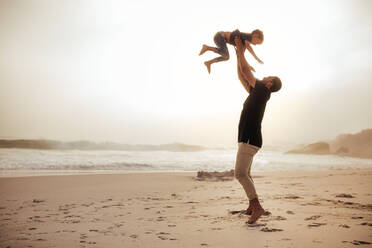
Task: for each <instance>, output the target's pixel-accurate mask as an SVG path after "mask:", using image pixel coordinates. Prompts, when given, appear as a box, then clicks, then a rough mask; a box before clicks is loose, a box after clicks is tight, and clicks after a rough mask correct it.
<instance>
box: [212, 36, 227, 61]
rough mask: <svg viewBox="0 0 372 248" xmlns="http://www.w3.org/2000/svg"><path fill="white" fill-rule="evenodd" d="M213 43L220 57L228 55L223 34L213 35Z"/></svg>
mask: <svg viewBox="0 0 372 248" xmlns="http://www.w3.org/2000/svg"><path fill="white" fill-rule="evenodd" d="M214 43H216V45H217V50H218V51H219V52H220V54H221V55H224V54H227V55H228V54H229V50H228V49H227V45H226V39H225V37H224V35H223V32H222V31H221V32H217V33H216V34H215V35H214Z"/></svg>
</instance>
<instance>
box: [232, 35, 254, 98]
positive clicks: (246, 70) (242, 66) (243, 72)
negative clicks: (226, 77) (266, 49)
mask: <svg viewBox="0 0 372 248" xmlns="http://www.w3.org/2000/svg"><path fill="white" fill-rule="evenodd" d="M235 44H236V50H235V51H236V56H237V60H238V68H239V69H238V70H239V72H240V74H239V73H238V76H239V79H240V77H242V78H243V79H244V80H243V81H244V82H248V83H249V85H251V86H252V87H253V88H254V87H255V85H256V78H255V77H254V76H253V74H252V72H251V70H250V67H251V66H250V65H249V64H248V62H247V60H246V59H245V57H244V46H243V43H242V41H241V40H240V38H239V37H235ZM242 83H243V82H242ZM243 86H244V83H243ZM244 88H246V87H245V86H244ZM248 92H249V91H248Z"/></svg>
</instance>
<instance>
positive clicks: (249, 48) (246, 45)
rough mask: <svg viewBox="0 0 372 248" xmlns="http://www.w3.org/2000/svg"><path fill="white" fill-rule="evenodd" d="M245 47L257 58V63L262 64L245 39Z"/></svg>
mask: <svg viewBox="0 0 372 248" xmlns="http://www.w3.org/2000/svg"><path fill="white" fill-rule="evenodd" d="M245 47H246V48H247V49H248V51H249V52H250V53H251V54H252V56H253V57H254V58H255V59H256V60H257V62H258V63H260V64H263V62H262V60H260V59H259V58H258V57H257V55H256V54H255V53H254V51H253V49H252V47H251V45H250V43H249V41H247V40H246V41H245Z"/></svg>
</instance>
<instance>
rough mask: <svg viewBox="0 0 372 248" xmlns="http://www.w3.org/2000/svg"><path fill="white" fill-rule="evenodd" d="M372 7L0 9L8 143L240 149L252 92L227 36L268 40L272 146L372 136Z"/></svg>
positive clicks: (263, 53)
mask: <svg viewBox="0 0 372 248" xmlns="http://www.w3.org/2000/svg"><path fill="white" fill-rule="evenodd" d="M371 10H372V1H368V0H366V1H359V0H355V1H354V0H350V1H307V2H305V1H275V0H273V1H246V0H242V1H216V0H213V1H171V0H169V1H165V0H159V1H150V0H146V1H75V0H74V1H69V0H64V1H48V0H45V1H39V0H38V1H29V0H27V1H26V0H24V1H17V0H9V1H7V0H1V1H0V37H1V38H0V137H1V138H45V139H58V140H81V139H84V140H92V141H114V142H121V143H130V144H136V143H141V144H163V143H171V142H182V143H188V144H201V145H226V146H234V145H235V144H236V142H237V133H238V122H239V117H240V112H241V110H242V106H243V102H244V101H245V98H246V97H247V95H248V94H247V93H246V92H245V90H244V88H243V87H242V86H241V84H240V82H239V81H238V77H237V74H236V58H235V54H234V50H233V48H232V47H229V50H230V55H231V56H230V60H229V61H225V62H221V63H218V64H214V65H212V71H211V74H210V75H209V74H208V73H207V71H206V68H205V66H204V65H203V62H204V61H205V60H207V59H211V58H213V57H215V56H216V55H215V54H213V53H212V52H207V53H206V54H204V55H203V56H198V53H199V51H200V49H201V47H202V44H203V43H205V44H208V45H213V36H214V34H215V33H216V32H217V31H221V30H222V31H231V30H234V29H236V28H239V29H240V30H241V31H244V32H251V31H252V30H254V29H256V28H259V29H261V30H263V32H264V35H265V41H264V43H263V44H262V45H258V46H253V49H254V50H255V52H256V54H257V55H258V57H260V58H261V59H262V60H263V61H264V64H263V65H261V64H258V63H257V62H256V61H255V60H254V59H253V58H252V56H251V55H250V54H249V53H246V58H247V60H248V61H249V62H250V64H251V65H252V66H253V67H254V68H255V69H256V71H257V72H256V73H255V76H256V77H257V78H259V79H261V78H262V77H264V76H269V75H276V76H279V77H280V78H281V79H282V82H283V88H282V90H281V91H279V92H278V93H275V94H272V96H271V99H270V100H269V102H268V104H267V107H266V112H265V116H264V120H263V123H262V126H263V138H264V145H265V144H267V145H271V144H294V143H307V142H314V141H318V140H328V139H332V138H334V137H336V136H337V135H338V134H340V133H355V132H359V131H360V130H362V129H366V128H372V114H371V110H370V106H371V103H372V100H371V99H372V80H371V77H372V70H371V69H372V68H371V62H372V15H371V14H370V13H371Z"/></svg>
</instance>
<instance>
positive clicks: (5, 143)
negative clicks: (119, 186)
mask: <svg viewBox="0 0 372 248" xmlns="http://www.w3.org/2000/svg"><path fill="white" fill-rule="evenodd" d="M0 148H21V149H38V150H113V151H115V150H118V151H172V152H195V151H203V150H208V149H210V148H207V147H204V146H198V145H187V144H183V143H171V144H162V145H146V144H136V145H131V144H120V143H113V142H101V143H95V142H91V141H85V140H82V141H71V142H63V141H57V140H45V139H38V140H34V139H29V140H26V139H18V140H7V139H0Z"/></svg>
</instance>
